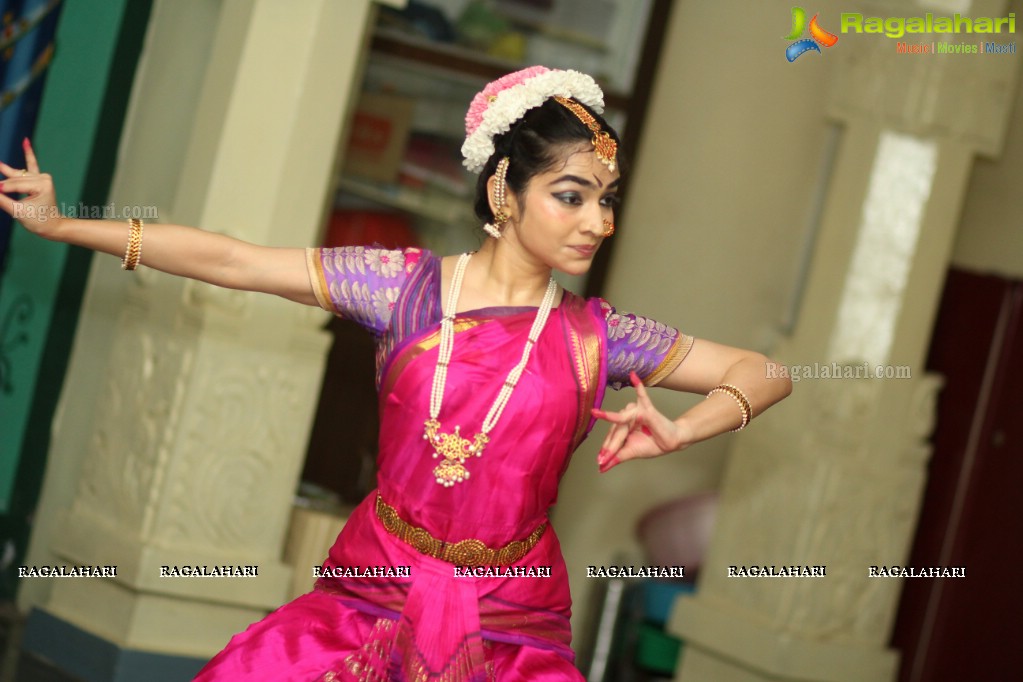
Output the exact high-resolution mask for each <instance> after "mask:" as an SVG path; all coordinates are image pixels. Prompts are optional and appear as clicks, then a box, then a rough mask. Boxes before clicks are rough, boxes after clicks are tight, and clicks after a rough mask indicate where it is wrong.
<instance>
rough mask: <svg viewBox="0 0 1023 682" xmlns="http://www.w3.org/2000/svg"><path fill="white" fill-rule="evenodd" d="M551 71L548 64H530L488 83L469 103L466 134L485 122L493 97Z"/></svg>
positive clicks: (466, 116)
mask: <svg viewBox="0 0 1023 682" xmlns="http://www.w3.org/2000/svg"><path fill="white" fill-rule="evenodd" d="M548 71H550V69H548V68H547V67H546V66H530V67H529V68H528V69H522V70H521V71H516V72H514V73H509V74H507V75H504V76H501V77H500V78H498V79H497V80H496V81H491V82H490V83H487V85H486V87H485V88H483V90H481V91H480V92H477V93H476V96H475V97H473V98H472V104H470V105H469V112H468V113H467V114H466V115H465V134H466V135H472V134H473V133H474V132H476V129H477V128H479V126H480V123H483V112H485V111H486V110H487V107H488V106H490V103H491V102H492V101H493V98H496V97H497V95H498V93H500V92H502V91H504V90H507V89H508V88H510V87H512V86H513V85H518V84H519V83H524V82H525V81H527V80H529V79H530V78H532V77H533V76H539V75H540V74H541V73H547V72H548Z"/></svg>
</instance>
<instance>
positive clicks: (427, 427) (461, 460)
mask: <svg viewBox="0 0 1023 682" xmlns="http://www.w3.org/2000/svg"><path fill="white" fill-rule="evenodd" d="M471 257H472V254H471V253H463V254H462V255H461V256H459V258H458V262H457V263H456V264H455V272H454V275H453V276H452V278H451V289H450V291H449V292H448V302H447V306H446V307H445V309H444V317H443V318H441V321H440V348H439V350H438V355H437V366H436V367H435V368H434V370H433V385H432V386H431V387H430V418H429V419H427V420H426V422H425V423H424V424H423V426H424V429H423V438H424V439H425V440H427V441H429V442H430V445H431V446H433V449H434V453H433V457H434V459H437V458H440V459H441V462H440V463H439V464H438V465H437V466H436V467H434V469H433V475H434V478H435V479H436V481H437V483H439V484H440V485H442V486H444V487H445V488H450V487H452V486H453V485H455V483H461V482H462V481H465V480H466V479H468V478H469V470H468V469H466V468H465V460H467V459H468V458H470V457H473V456H475V457H480V456H482V455H483V448H484V447H486V445H487V443H489V442H490V438H489V437H488V435H487V434H489V433H490V431H491V430H492V429H493V428H494V426H496V425H497V420H498V419H500V418H501V413H502V412H503V411H504V407H505V405H507V404H508V399H509V398H511V394H512V391H514V390H515V385H516V384H517V383H518V382H519V377H521V376H522V371H523V370H524V369H525V367H526V363H527V362H528V361H529V353H530V351H532V350H533V346H534V345H536V339H537V337H539V336H540V332H541V331H542V330H543V328H544V325H545V324H546V323H547V317H548V315H550V312H551V308H552V307H553V306H554V295H555V294H556V293H557V291H558V285H557V283H556V282H555V281H554V277H551V278H550V280H549V281H548V282H547V291H546V293H544V297H543V301H542V302H541V303H540V308H539V309H538V310H537V311H536V317H535V318H534V319H533V326H532V327H530V329H529V336H528V337H527V338H526V346H525V348H523V349H522V359H521V360H519V363H518V364H517V365H515V366H514V367H512V369H511V371H510V372H508V377H507V378H506V379H505V381H504V385H502V386H501V390H500V392H499V393H498V394H497V398H495V399H494V404H493V405H491V406H490V411H489V412H488V413H487V416H486V419H484V420H483V428H481V429H480V431H479V433H477V434H476V435H475V436H473V438H472V439H471V440H470V439H468V438H465V437H464V436H462V434H461V428H462V427H461V426H456V427H455V430H454V431H453V432H451V433H444V432H443V431H441V424H440V421H439V420H438V419H437V417H438V416H439V415H440V408H441V404H442V403H443V401H444V384H445V383H447V378H448V363H450V362H451V350H452V348H453V346H454V342H455V308H456V306H457V305H458V295H459V293H460V292H461V290H462V279H463V277H464V276H465V266H466V265H468V263H469V258H471Z"/></svg>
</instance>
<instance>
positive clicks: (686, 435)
mask: <svg viewBox="0 0 1023 682" xmlns="http://www.w3.org/2000/svg"><path fill="white" fill-rule="evenodd" d="M770 365H771V361H770V360H768V359H767V358H766V357H765V356H764V355H762V354H760V353H755V352H753V351H747V350H742V349H740V348H732V347H730V346H724V345H722V344H718V343H713V342H711V341H704V340H700V339H698V340H696V341H695V342H694V343H693V347H692V349H691V350H690V351H689V354H688V355H687V356H686V358H685V360H683V361H682V362H681V363H680V364H679V366H678V367H676V368H675V370H674V371H673V372H672V373H671V374H669V375H668V376H666V377H665V378H664V379H662V380H661V382H660V383H658V384H657V386H659V387H661V388H670V389H673V390H676V391H687V392H690V393H699V394H706V393H708V392H709V391H711V390H712V389H714V388H715V387H717V386H720V385H722V384H730V385H732V386H735V387H736V388H738V389H739V390H740V391H741V392H742V393H743V394H744V395H745V397H746V399H747V400H748V401H749V406H750V409H751V412H752V414H751V415H750V417H751V418H752V417H755V416H757V415H759V414H761V413H762V412H763V411H764V410H766V409H767V408H769V407H770V406H771V405H774V404H775V403H776V402H778V401H779V400H781V399H782V398H784V397H786V396H787V395H789V393H791V392H792V382H791V381H790V380H789V379H788V377H787V376H785V377H780V376H778V372H772V371H769V370H770ZM632 385H633V386H634V387H635V388H636V401H635V402H632V403H629V404H628V405H626V406H625V407H624V408H623V409H621V410H618V411H616V412H609V411H604V410H594V412H593V414H594V415H595V416H596V417H598V418H600V419H604V420H606V421H608V422H610V423H611V429H610V430H609V431H608V434H607V436H606V437H605V438H604V443H603V446H602V447H601V449H600V454H599V455H598V456H597V463H598V464H599V465H600V470H601V472H604V471H607V470H609V469H611V468H612V467H614V466H615V465H617V464H620V463H621V462H625V461H628V460H630V459H640V458H648V457H658V456H660V455H664V454H667V453H669V452H674V451H676V450H684V449H685V448H687V447H689V446H690V445H692V444H693V443H697V442H699V441H701V440H706V439H707V438H710V437H712V436H716V435H718V434H720V433H724V432H726V431H730V430H732V429H735V428H738V427H739V426H740V425H742V422H743V410H742V408H741V407H740V403H739V401H738V400H737V399H736V398H734V397H732V395H730V394H729V393H728V392H725V391H716V392H715V393H714V394H713V395H711V396H709V397H708V398H707V399H706V400H703V401H702V402H700V403H698V404H697V405H695V406H693V407H692V408H691V409H689V410H687V411H686V412H685V413H684V414H682V416H680V417H678V418H677V419H669V418H668V417H667V416H665V415H663V414H662V413H661V412H660V411H659V410H658V409H657V408H656V407H655V406H654V404H653V402H652V401H651V400H650V396H649V395H648V393H647V388H646V387H645V386H644V385H643V384H642V382H641V381H640V379H639V377H638V376H636V374H635V373H633V374H632Z"/></svg>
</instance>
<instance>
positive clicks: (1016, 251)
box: [0, 0, 1023, 682]
mask: <svg viewBox="0 0 1023 682" xmlns="http://www.w3.org/2000/svg"><path fill="white" fill-rule="evenodd" d="M797 9H799V10H801V11H800V12H797V11H796V10H797ZM1021 9H1023V2H1020V0H1009V1H1006V0H974V1H972V2H971V1H970V0H916V1H913V2H908V1H900V2H894V1H892V2H880V1H879V2H861V1H858V0H848V1H847V2H836V1H832V0H820V1H819V2H817V3H816V4H815V5H813V6H812V7H811V6H805V7H804V8H793V6H792V5H791V4H790V3H783V2H780V1H775V0H764V1H763V2H757V3H749V2H740V1H739V0H716V1H714V2H711V1H710V0H587V1H586V2H583V1H582V0H488V1H482V0H432V1H429V2H427V1H412V0H410V1H409V2H404V1H403V0H388V1H386V2H385V1H383V0H381V1H379V2H373V1H371V0H294V1H292V2H289V3H283V2H279V0H244V1H243V0H174V1H173V2H172V1H171V0H104V1H102V2H101V1H100V0H64V1H63V2H61V1H59V0H24V1H21V2H13V1H12V2H0V18H2V21H3V30H2V32H0V47H2V48H3V50H2V51H0V58H2V64H0V78H2V81H3V85H2V88H3V92H2V95H0V155H2V156H0V158H2V159H3V160H4V161H6V162H7V163H10V164H11V165H13V166H15V167H23V166H24V157H23V153H22V147H21V140H22V139H23V138H24V137H25V136H30V137H31V138H32V140H33V143H34V146H35V148H36V150H37V153H38V154H39V155H40V159H41V162H42V164H43V168H44V170H47V171H48V172H50V173H52V174H53V176H54V178H55V181H56V185H57V188H58V191H59V198H60V200H61V202H62V209H63V210H64V211H65V213H70V212H77V214H80V215H91V217H105V218H115V219H124V218H129V217H142V218H145V219H147V220H152V221H154V222H174V223H183V224H190V225H198V226H201V227H203V228H205V229H210V230H215V231H219V232H224V233H227V234H231V235H233V236H237V237H240V238H243V239H247V240H250V241H254V242H258V243H264V244H272V245H280V246H312V245H321V244H322V245H344V244H373V243H378V244H382V245H385V246H392V247H401V246H411V245H419V246H423V247H426V248H429V249H433V250H435V251H438V252H443V253H450V252H457V251H460V250H465V249H471V248H474V247H475V246H476V245H478V244H479V243H480V240H481V238H482V237H481V233H480V230H479V226H478V225H477V224H476V221H475V219H474V217H473V216H472V211H471V197H472V194H473V191H474V186H475V178H474V177H472V176H470V175H468V174H467V173H466V172H465V171H464V170H463V169H462V167H461V164H460V155H459V148H460V146H461V141H462V138H463V136H464V115H465V110H466V108H467V106H468V103H469V101H470V99H471V98H472V96H473V94H475V93H476V92H477V91H479V90H480V89H481V88H482V87H483V85H484V84H485V83H486V82H488V81H490V80H493V79H494V78H496V77H499V76H500V75H503V74H505V73H508V72H510V71H513V70H516V69H518V68H522V67H524V66H529V65H532V64H544V65H546V66H549V67H557V68H573V69H577V70H581V71H584V72H587V73H590V74H592V75H593V76H594V77H595V78H596V79H597V81H598V82H599V83H600V84H601V86H602V87H603V88H604V91H605V94H606V103H607V117H608V119H609V121H611V122H612V123H613V124H614V125H615V126H616V127H617V128H618V130H619V131H620V132H621V133H622V136H623V140H624V144H623V147H624V150H625V153H626V155H627V156H628V157H629V173H628V175H627V176H626V178H625V182H624V186H623V190H622V195H623V204H622V208H621V211H620V214H619V216H618V217H617V225H618V230H617V232H616V234H615V236H614V238H613V239H610V240H608V241H607V242H606V243H605V244H604V246H603V247H602V249H601V251H600V253H599V254H598V258H597V260H596V262H595V264H594V267H593V269H592V270H591V272H590V273H589V274H588V275H587V276H586V277H583V278H575V279H565V280H564V281H563V283H564V284H565V285H566V286H568V287H570V288H572V289H573V290H575V291H577V292H578V293H581V294H586V295H599V296H602V297H604V298H606V299H608V300H609V301H611V302H612V303H613V304H614V305H616V306H617V307H618V308H619V309H620V310H626V311H633V312H636V313H639V314H642V315H646V316H649V317H651V318H654V319H656V320H660V321H663V322H665V323H668V324H672V325H675V326H678V327H680V328H681V329H682V330H684V331H685V332H686V333H689V334H692V335H694V336H696V337H697V338H698V339H700V338H706V339H711V340H714V341H719V342H722V343H727V344H731V345H736V346H740V347H744V348H751V349H754V350H757V351H761V352H764V353H766V354H768V355H770V356H771V357H772V358H774V359H776V360H777V361H778V362H779V363H781V364H782V365H784V366H785V367H786V368H791V369H792V370H793V371H794V372H798V373H799V376H798V379H799V380H798V381H797V382H796V384H795V390H794V392H793V395H792V396H791V397H790V398H789V399H788V400H786V401H784V402H783V403H782V404H781V405H779V406H777V407H775V408H772V410H771V411H769V412H768V413H767V414H766V415H764V416H762V417H760V418H758V419H757V420H755V421H754V423H753V424H752V425H751V426H750V427H749V428H748V429H747V430H745V431H743V432H742V433H740V434H729V435H726V436H722V437H720V438H717V439H714V440H712V441H709V442H705V443H701V444H699V445H697V446H694V447H693V448H691V449H689V450H687V451H685V452H684V453H679V454H675V455H672V456H669V457H664V458H661V459H658V460H653V461H647V462H642V463H634V464H630V465H627V466H622V467H618V468H615V469H614V470H613V471H612V472H610V473H608V474H605V475H600V474H598V473H597V471H596V466H595V457H596V451H597V448H598V444H599V442H600V437H601V435H602V434H601V432H600V427H598V432H597V433H596V434H595V435H594V437H592V438H591V439H590V440H589V441H587V442H586V443H584V444H583V446H582V447H581V448H580V450H579V451H578V452H577V453H576V456H575V458H574V460H573V463H572V465H571V467H570V468H569V471H568V472H567V474H566V476H565V479H564V481H563V483H562V488H561V495H560V498H559V501H558V505H557V506H556V508H555V509H554V510H553V512H552V519H553V524H554V527H555V529H556V530H557V532H558V535H559V537H560V539H561V543H562V547H563V549H564V552H565V556H566V560H567V562H568V566H569V572H570V576H571V580H572V591H573V596H574V602H575V608H574V616H573V630H574V648H575V649H576V651H577V652H578V654H579V658H578V664H579V667H580V669H581V670H582V671H583V673H584V674H585V675H586V677H587V679H588V680H593V681H605V682H611V681H622V682H629V681H632V680H635V681H650V680H668V679H682V680H686V681H687V682H689V681H702V680H708V681H713V682H729V681H731V680H736V681H743V682H750V681H753V680H867V681H870V682H875V681H882V680H899V681H905V682H908V681H927V680H939V681H940V680H956V681H958V680H965V679H970V680H1008V679H1018V678H1019V677H1020V675H1021V674H1023V654H1021V653H1020V651H1021V650H1020V648H1019V646H1018V642H1019V641H1020V638H1021V637H1023V624H1021V623H1023V621H1021V620H1020V619H1019V617H1018V614H1019V613H1020V610H1021V609H1023V591H1021V590H1019V589H1018V586H1016V585H1015V582H1014V580H1013V578H1014V567H1015V566H1017V565H1019V562H1020V561H1021V560H1023V534H1021V533H1020V532H1019V524H1018V523H1016V522H1015V521H1014V520H1015V519H1016V518H1018V517H1019V514H1020V512H1021V511H1023V509H1021V508H1020V501H1019V495H1018V494H1017V491H1018V490H1019V489H1020V487H1021V485H1023V465H1021V462H1023V458H1021V457H1020V456H1019V455H1020V454H1023V431H1021V427H1020V424H1019V420H1018V419H1017V418H1015V417H1016V415H1018V414H1019V411H1020V408H1021V407H1023V404H1021V403H1023V393H1021V392H1020V391H1019V390H1016V389H1014V388H1013V387H1014V386H1018V385H1019V383H1020V381H1021V380H1023V340H1021V332H1023V330H1021V324H1023V322H1021V320H1023V309H1021V306H1023V286H1021V282H1023V230H1021V222H1020V221H1021V216H1023V198H1021V197H1023V193H1020V192H1019V189H1018V187H1019V186H1020V182H1021V180H1023V107H1021V106H1020V97H1021V94H1020V87H1019V78H1020V74H1019V57H1018V54H1017V47H1016V43H1017V37H1016V35H1017V34H1016V33H1015V24H1014V23H1013V24H1011V26H1012V29H1011V31H1008V30H1006V31H1002V32H1001V33H987V34H985V33H980V32H973V33H960V34H938V33H924V34H919V33H918V34H907V35H905V36H899V37H891V36H887V35H884V34H883V33H873V34H868V33H861V34H857V33H854V32H850V31H843V30H842V20H841V16H842V14H843V13H848V12H859V13H862V14H864V15H865V16H870V17H881V18H882V19H883V18H889V17H890V18H900V17H902V18H905V17H922V16H924V15H925V14H928V13H930V14H932V15H933V16H935V17H941V16H949V17H951V16H954V15H955V14H960V15H962V16H963V17H967V18H972V19H976V18H984V17H987V18H1005V17H1010V16H1012V17H1014V16H1016V15H1021V14H1023V12H1021V11H1020V10H1021ZM802 10H805V12H802ZM801 13H803V14H805V16H806V21H805V22H801V21H800V20H799V19H798V16H799V15H800V14H801ZM815 15H816V19H817V23H816V24H815V26H819V27H820V28H822V29H824V31H825V32H830V33H831V34H834V37H836V38H837V41H832V40H830V39H829V38H828V37H827V36H826V35H823V36H822V34H821V33H820V32H818V31H816V30H813V31H811V29H810V28H809V26H808V25H807V24H808V22H809V19H810V18H811V17H814V16H815ZM798 41H804V42H803V43H802V46H801V47H802V49H804V50H805V52H804V53H803V54H801V55H800V56H797V57H795V58H793V60H792V61H789V57H791V56H792V55H793V54H795V53H797V52H799V49H795V50H790V51H788V52H787V48H789V47H790V46H791V45H793V44H795V43H797V42H798ZM829 43H830V44H829ZM900 44H902V47H901V48H900ZM910 44H913V45H918V46H920V49H924V48H928V52H927V53H925V54H910V53H909V52H911V50H910V49H909V48H908V47H907V46H908V45H910ZM948 46H952V47H955V46H959V49H960V52H961V48H962V47H963V46H967V47H968V48H970V49H972V48H978V53H976V54H974V53H965V54H964V53H951V54H946V53H945V52H948V51H949V50H948V49H947V47H948ZM980 47H984V48H985V49H984V52H983V53H981V52H979V48H980ZM934 52H939V54H934ZM697 343H699V341H697ZM373 362H374V348H373V343H372V339H371V338H370V337H369V336H368V335H366V334H364V333H363V332H362V331H361V330H360V329H359V328H357V327H355V326H354V325H352V324H350V323H347V322H345V321H342V320H338V319H329V316H327V315H326V314H325V313H323V312H322V311H318V310H309V309H303V308H301V306H293V305H290V304H288V303H286V302H283V301H276V300H264V298H261V297H259V296H255V295H247V294H242V293H239V292H229V291H219V290H215V289H212V288H210V287H208V286H206V285H202V284H197V283H193V282H183V281H177V280H174V279H173V278H170V277H165V276H163V275H161V274H160V273H155V272H152V271H148V270H145V269H142V270H140V271H139V272H137V273H133V275H132V276H127V275H125V274H124V273H122V272H121V271H120V269H119V268H118V267H117V263H116V261H115V260H113V259H110V258H106V257H103V256H100V257H96V258H93V257H92V254H90V253H88V252H85V251H84V250H82V249H77V248H70V247H66V246H64V245H62V244H54V243H47V242H43V241H42V240H39V239H36V238H33V237H31V236H29V235H27V234H26V233H25V232H24V231H23V230H20V229H19V228H18V227H17V225H12V224H11V223H10V222H9V221H7V222H0V604H2V607H0V608H2V618H0V636H2V638H3V642H2V644H3V651H4V658H3V662H2V664H0V680H3V681H4V682H6V680H88V681H90V682H91V681H92V680H104V681H106V680H138V679H146V680H169V681H170V680H186V679H190V678H191V676H192V675H193V674H194V672H195V671H196V670H198V668H199V667H201V665H202V664H203V662H205V660H207V659H208V658H209V657H210V656H211V655H213V654H214V653H216V652H217V651H219V650H220V649H221V648H222V647H223V646H224V644H225V643H226V642H227V640H228V639H229V637H230V636H231V635H232V634H233V633H235V632H238V631H240V630H242V629H244V627H246V625H247V624H248V623H250V622H253V621H255V620H257V619H259V618H260V617H261V616H262V615H263V614H265V613H266V612H268V611H269V610H272V609H274V608H276V607H277V606H278V605H280V604H282V603H284V602H285V601H286V600H288V599H290V598H292V597H294V596H297V595H298V594H301V593H303V592H305V591H307V590H309V589H310V588H311V583H312V579H311V577H309V576H310V568H311V567H312V566H314V565H318V564H319V563H320V562H321V561H322V559H323V557H324V556H325V552H326V549H327V548H328V547H329V545H330V544H331V543H332V542H333V539H334V537H335V536H336V535H337V533H338V532H339V530H340V528H341V527H342V526H343V523H344V519H345V515H346V513H347V511H348V510H350V509H351V507H352V506H354V505H355V504H356V503H358V502H359V501H360V500H361V499H362V498H363V497H364V496H365V495H366V494H367V493H368V492H369V491H371V490H372V489H373V487H374V485H375V484H374V480H375V478H374V477H375V470H374V458H375V454H376V436H377V431H378V427H379V423H378V420H377V416H376V411H375V403H376V398H375V389H374V365H373ZM794 378H797V377H794ZM629 393H630V391H629V390H625V391H622V392H621V393H616V392H613V391H609V392H608V395H607V396H606V398H605V404H606V405H608V406H610V407H619V406H621V405H624V404H625V403H626V402H627V401H628V400H629ZM655 399H656V400H657V402H658V405H659V406H660V407H661V408H662V409H663V410H664V411H665V412H666V413H668V414H673V413H681V412H682V411H683V410H685V409H686V408H687V407H688V406H690V405H692V404H694V403H695V401H697V400H699V399H700V397H698V396H684V395H675V394H671V393H669V392H655ZM166 564H198V565H202V564H209V565H214V564H216V565H222V564H238V565H258V566H259V567H260V570H259V577H258V579H238V580H230V581H224V580H221V581H187V582H181V581H168V580H160V579H159V578H157V577H156V576H157V574H158V567H159V566H161V565H166ZM55 565H61V566H71V565H116V566H117V567H118V571H117V577H116V578H113V579H76V580H63V581H62V580H56V579H42V578H36V579H26V578H21V579H19V578H18V577H17V576H18V569H19V567H31V566H55ZM622 565H636V566H642V565H671V566H681V565H684V566H685V577H684V578H682V579H677V580H646V579H620V578H617V579H616V578H608V577H596V578H595V577H587V567H606V566H622ZM749 566H778V567H781V566H801V567H824V568H825V569H826V570H825V575H824V576H820V577H806V578H737V577H729V573H730V571H729V569H730V567H731V568H736V567H749ZM872 567H875V568H878V567H896V568H899V569H901V567H916V568H918V569H919V568H928V567H938V568H939V569H940V568H953V567H954V568H963V569H965V575H966V577H965V578H955V579H953V578H939V577H936V578H907V579H903V578H899V577H871V568H872ZM877 572H878V571H876V570H875V571H874V573H875V574H876V573H877ZM899 572H900V571H898V570H897V571H895V573H896V574H898V573H899ZM605 573H606V572H605ZM732 573H734V571H732Z"/></svg>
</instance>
